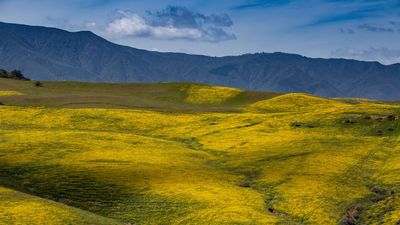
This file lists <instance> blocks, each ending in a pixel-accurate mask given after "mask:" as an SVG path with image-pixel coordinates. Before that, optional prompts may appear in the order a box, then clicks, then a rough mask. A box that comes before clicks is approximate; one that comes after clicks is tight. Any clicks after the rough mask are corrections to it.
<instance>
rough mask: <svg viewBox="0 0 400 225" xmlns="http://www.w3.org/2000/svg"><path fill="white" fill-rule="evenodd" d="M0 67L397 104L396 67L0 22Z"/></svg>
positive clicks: (33, 73) (32, 73)
mask: <svg viewBox="0 0 400 225" xmlns="http://www.w3.org/2000/svg"><path fill="white" fill-rule="evenodd" d="M0 67H4V68H6V69H9V70H11V69H15V68H17V69H20V70H22V71H23V72H24V73H26V74H27V75H28V76H29V77H30V78H32V79H35V80H77V81H93V82H167V81H185V82H200V83H206V84H212V85H224V86H231V87H238V88H244V89H250V90H258V91H278V92H305V93H311V94H315V95H320V96H325V97H363V98H377V99H387V100H398V99H400V91H399V89H400V64H394V65H389V66H386V65H382V64H380V63H377V62H361V61H355V60H345V59H313V58H307V57H303V56H300V55H293V54H285V53H268V54H267V53H262V54H247V55H241V56H227V57H208V56H199V55H188V54H181V53H160V52H152V51H146V50H140V49H135V48H131V47H125V46H121V45H117V44H113V43H111V42H109V41H107V40H105V39H103V38H101V37H99V36H97V35H95V34H93V33H91V32H87V31H82V32H67V31H64V30H60V29H55V28H46V27H37V26H27V25H17V24H8V23H0Z"/></svg>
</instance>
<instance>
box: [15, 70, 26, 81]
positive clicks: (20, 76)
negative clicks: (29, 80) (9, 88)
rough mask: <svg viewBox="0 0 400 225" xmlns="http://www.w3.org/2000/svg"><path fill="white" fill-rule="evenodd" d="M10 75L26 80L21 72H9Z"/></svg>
mask: <svg viewBox="0 0 400 225" xmlns="http://www.w3.org/2000/svg"><path fill="white" fill-rule="evenodd" d="M11 75H12V76H13V77H16V78H18V79H26V78H25V76H24V75H23V74H22V72H21V70H13V71H11Z"/></svg>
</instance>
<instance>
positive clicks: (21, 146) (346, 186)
mask: <svg viewBox="0 0 400 225" xmlns="http://www.w3.org/2000/svg"><path fill="white" fill-rule="evenodd" d="M207 88H208V87H207ZM216 89H218V91H215V90H213V91H210V92H208V91H205V90H201V89H196V90H194V91H189V92H188V93H189V95H188V96H189V97H188V98H189V100H188V99H186V100H185V101H188V102H189V103H190V102H192V103H193V104H203V103H204V104H209V103H212V104H217V102H222V100H221V99H227V98H234V97H232V96H233V95H236V94H237V92H236V91H233V92H232V93H233V94H232V93H230V94H229V91H227V90H221V92H220V89H219V88H216ZM229 90H230V89H229ZM222 92H226V93H228V95H225V94H224V95H222V94H220V93H222ZM197 95H198V96H197ZM190 96H192V97H190ZM216 96H217V97H216ZM214 98H217V99H219V100H218V101H217V100H215V101H214V100H213V99H214ZM210 99H211V100H210ZM224 101H225V100H224ZM221 104H222V103H221ZM240 110H241V111H237V112H213V111H210V112H207V111H199V112H193V111H183V110H182V111H179V110H175V111H168V110H167V111H160V110H150V109H140V108H137V109H109V108H108V109H107V108H53V107H21V106H0V115H1V117H0V175H1V177H0V185H1V187H0V200H1V201H0V224H26V221H32V222H31V224H338V223H343V224H346V222H352V219H354V221H353V222H354V223H355V224H396V223H398V221H399V220H400V211H399V208H400V197H399V192H400V145H399V142H400V137H399V134H400V132H399V131H400V123H399V120H398V119H397V118H398V116H399V112H400V105H398V104H389V103H382V102H375V101H371V102H370V101H362V100H360V102H357V103H353V102H352V103H348V102H346V101H343V100H333V99H324V98H318V97H314V96H309V95H303V94H287V95H280V96H278V97H275V98H272V99H265V100H260V101H257V102H255V103H250V104H248V105H241V106H240ZM393 115H394V116H395V117H394V119H393ZM391 116H392V117H391ZM355 217H356V218H355ZM105 218H107V219H105Z"/></svg>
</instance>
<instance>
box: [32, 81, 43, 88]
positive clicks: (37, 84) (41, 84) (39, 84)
mask: <svg viewBox="0 0 400 225" xmlns="http://www.w3.org/2000/svg"><path fill="white" fill-rule="evenodd" d="M33 84H34V85H35V87H43V83H42V82H40V81H35V83H33Z"/></svg>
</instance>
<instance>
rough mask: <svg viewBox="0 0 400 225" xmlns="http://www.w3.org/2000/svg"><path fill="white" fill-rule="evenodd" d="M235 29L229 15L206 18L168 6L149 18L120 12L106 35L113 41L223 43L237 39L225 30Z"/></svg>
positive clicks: (153, 13)
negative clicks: (142, 39)
mask: <svg viewBox="0 0 400 225" xmlns="http://www.w3.org/2000/svg"><path fill="white" fill-rule="evenodd" d="M232 25H233V22H232V20H231V18H230V17H229V16H228V15H227V14H222V15H215V14H211V15H204V14H201V13H196V12H192V11H190V10H189V9H187V8H185V7H180V6H168V7H167V8H166V9H164V10H161V11H156V12H152V11H148V12H147V13H146V16H140V15H138V14H136V13H134V12H132V11H126V10H118V11H117V16H116V18H115V19H113V20H112V21H111V22H109V23H108V24H107V26H106V33H107V34H108V35H110V36H112V37H151V38H155V39H166V40H176V39H185V40H190V41H204V42H221V41H228V40H234V39H236V36H235V35H234V34H231V33H228V32H227V31H225V30H224V29H225V28H228V27H231V26H232Z"/></svg>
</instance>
